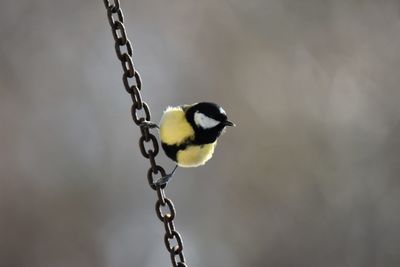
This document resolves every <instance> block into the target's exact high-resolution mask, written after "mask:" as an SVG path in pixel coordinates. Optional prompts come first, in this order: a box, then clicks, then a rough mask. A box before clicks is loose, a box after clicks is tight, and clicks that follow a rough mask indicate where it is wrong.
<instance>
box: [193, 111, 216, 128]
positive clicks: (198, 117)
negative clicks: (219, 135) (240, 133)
mask: <svg viewBox="0 0 400 267" xmlns="http://www.w3.org/2000/svg"><path fill="white" fill-rule="evenodd" d="M194 123H196V125H197V126H199V127H201V128H203V129H210V128H213V127H215V126H217V125H218V124H219V123H220V122H219V121H217V120H214V119H213V118H210V117H207V116H206V115H204V114H203V113H200V112H198V111H196V113H194Z"/></svg>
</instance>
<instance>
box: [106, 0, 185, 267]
mask: <svg viewBox="0 0 400 267" xmlns="http://www.w3.org/2000/svg"><path fill="white" fill-rule="evenodd" d="M104 5H105V7H106V9H107V17H108V22H109V23H110V26H111V31H112V35H113V37H114V40H115V51H116V54H117V57H118V59H119V60H120V61H121V64H122V69H123V75H122V81H123V84H124V87H125V90H126V91H127V92H128V93H129V94H130V95H131V98H132V102H133V104H132V107H131V114H132V119H133V121H134V122H135V123H136V125H138V126H139V127H140V131H141V134H142V136H141V137H140V139H139V148H140V151H141V153H142V155H143V156H144V157H145V158H147V159H149V161H150V168H149V170H148V172H147V179H148V182H149V185H150V187H151V188H152V189H154V190H156V192H157V198H158V199H157V202H156V213H157V217H158V218H159V219H160V221H161V222H162V223H163V224H164V227H165V236H164V243H165V246H166V247H167V250H168V252H169V253H170V255H171V262H172V266H173V267H187V264H186V263H185V257H184V255H183V242H182V237H181V235H180V234H179V232H178V231H176V230H175V225H174V219H175V215H176V212H175V208H174V204H173V203H172V201H171V200H170V199H169V198H167V197H166V196H165V191H164V188H165V185H163V186H158V185H155V184H154V181H156V180H157V179H158V178H157V177H155V176H156V175H159V176H160V177H159V178H161V177H164V176H165V175H166V173H165V170H164V168H163V167H161V166H160V165H157V163H156V160H155V157H156V156H157V154H158V152H159V144H158V141H157V138H156V137H155V136H154V135H153V134H152V133H151V132H150V130H151V129H149V127H145V126H144V125H143V124H142V123H143V122H144V121H150V119H151V116H150V108H149V106H148V105H147V103H146V102H144V101H143V100H142V97H141V95H140V90H141V89H142V80H141V78H140V75H139V72H138V71H137V70H136V69H135V66H134V64H133V61H132V55H133V50H132V43H131V42H130V41H129V39H128V37H127V34H126V31H125V26H124V15H123V13H122V10H121V7H120V3H119V0H111V1H109V0H104ZM138 111H142V113H144V114H143V115H142V116H140V115H139V114H138ZM163 208H164V209H165V210H164V212H163ZM174 244H175V245H174Z"/></svg>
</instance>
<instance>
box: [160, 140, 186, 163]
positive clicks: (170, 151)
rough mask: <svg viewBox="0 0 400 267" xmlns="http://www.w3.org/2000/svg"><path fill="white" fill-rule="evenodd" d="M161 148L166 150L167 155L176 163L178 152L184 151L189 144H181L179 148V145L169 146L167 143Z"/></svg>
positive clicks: (162, 144)
mask: <svg viewBox="0 0 400 267" xmlns="http://www.w3.org/2000/svg"><path fill="white" fill-rule="evenodd" d="M161 146H162V148H163V149H164V152H165V154H166V155H167V156H168V157H169V158H170V159H172V160H173V161H175V162H176V160H177V159H176V157H177V154H178V151H179V150H184V149H185V148H186V147H187V146H188V144H187V143H184V144H181V145H179V146H178V145H167V144H166V143H161Z"/></svg>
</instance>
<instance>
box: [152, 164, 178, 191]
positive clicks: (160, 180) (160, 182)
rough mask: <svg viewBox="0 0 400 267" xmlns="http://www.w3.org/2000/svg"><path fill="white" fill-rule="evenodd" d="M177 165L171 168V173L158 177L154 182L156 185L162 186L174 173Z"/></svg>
mask: <svg viewBox="0 0 400 267" xmlns="http://www.w3.org/2000/svg"><path fill="white" fill-rule="evenodd" d="M177 167H178V165H176V166H175V168H174V169H173V170H172V172H171V173H169V174H167V175H165V176H163V177H161V178H160V179H158V180H157V181H156V182H155V183H154V184H155V185H158V186H162V185H165V184H167V183H168V181H169V180H170V179H171V177H172V176H173V175H174V173H175V171H176V168H177Z"/></svg>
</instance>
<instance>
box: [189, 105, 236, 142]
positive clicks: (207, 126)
mask: <svg viewBox="0 0 400 267" xmlns="http://www.w3.org/2000/svg"><path fill="white" fill-rule="evenodd" d="M186 119H187V120H188V121H189V123H190V124H191V125H192V127H193V129H194V131H195V132H196V139H195V142H196V143H198V144H208V143H212V142H214V141H215V140H216V139H217V138H218V137H219V136H220V135H221V133H222V132H223V130H224V129H225V127H226V126H235V124H234V123H232V122H230V121H229V120H228V117H227V116H226V113H225V111H224V110H223V108H221V107H220V106H218V105H217V104H215V103H211V102H200V103H197V104H194V105H192V106H190V107H188V108H187V110H186Z"/></svg>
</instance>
